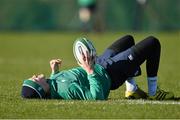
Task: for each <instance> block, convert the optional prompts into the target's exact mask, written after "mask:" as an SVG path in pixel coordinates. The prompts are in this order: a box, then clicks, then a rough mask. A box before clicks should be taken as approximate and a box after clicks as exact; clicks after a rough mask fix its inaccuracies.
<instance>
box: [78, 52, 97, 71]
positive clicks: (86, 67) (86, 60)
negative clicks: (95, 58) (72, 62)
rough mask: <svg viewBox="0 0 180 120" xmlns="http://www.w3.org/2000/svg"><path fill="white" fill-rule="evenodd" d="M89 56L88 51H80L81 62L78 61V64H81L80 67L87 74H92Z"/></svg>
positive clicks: (92, 68) (92, 69)
mask: <svg viewBox="0 0 180 120" xmlns="http://www.w3.org/2000/svg"><path fill="white" fill-rule="evenodd" d="M90 60H91V59H90V58H89V55H88V53H82V61H81V63H78V64H79V66H81V67H82V68H84V70H85V71H86V72H87V73H88V74H93V72H94V67H93V65H92V64H91V62H90Z"/></svg>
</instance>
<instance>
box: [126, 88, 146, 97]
mask: <svg viewBox="0 0 180 120" xmlns="http://www.w3.org/2000/svg"><path fill="white" fill-rule="evenodd" d="M125 98H126V99H146V98H147V93H146V92H144V91H143V90H141V89H140V88H139V87H137V90H136V91H134V92H133V91H126V92H125Z"/></svg>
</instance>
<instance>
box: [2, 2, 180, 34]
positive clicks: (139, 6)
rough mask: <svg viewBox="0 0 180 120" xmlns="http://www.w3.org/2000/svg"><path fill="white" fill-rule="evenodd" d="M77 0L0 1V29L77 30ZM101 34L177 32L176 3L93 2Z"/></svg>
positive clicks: (179, 11)
mask: <svg viewBox="0 0 180 120" xmlns="http://www.w3.org/2000/svg"><path fill="white" fill-rule="evenodd" d="M79 7H80V4H78V1H77V0H0V30H1V31H4V30H6V31H7V30H18V31H24V30H25V31H26V30H33V31H34V30H38V31H39V30H40V31H41V30H63V31H64V30H65V31H77V30H79V31H80V30H81V22H80V21H79V18H78V9H79ZM96 11H97V12H96V14H98V20H97V19H95V20H94V21H95V22H96V24H95V23H94V21H93V20H92V21H90V23H89V24H90V25H91V24H95V25H96V27H97V26H98V27H99V28H98V29H100V30H101V31H177V30H179V29H180V0H97V10H96Z"/></svg>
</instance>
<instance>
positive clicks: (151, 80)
mask: <svg viewBox="0 0 180 120" xmlns="http://www.w3.org/2000/svg"><path fill="white" fill-rule="evenodd" d="M147 80H148V94H149V96H153V95H155V94H156V89H157V76H155V77H148V78H147Z"/></svg>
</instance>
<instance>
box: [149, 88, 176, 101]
mask: <svg viewBox="0 0 180 120" xmlns="http://www.w3.org/2000/svg"><path fill="white" fill-rule="evenodd" d="M173 98H174V94H173V93H172V92H166V91H164V90H161V89H159V87H158V88H157V91H156V94H155V95H154V96H149V97H148V99H149V100H171V99H173Z"/></svg>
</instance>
